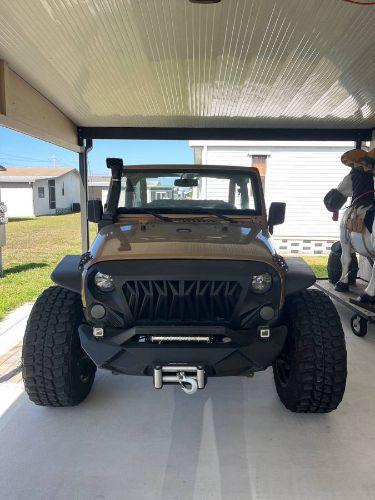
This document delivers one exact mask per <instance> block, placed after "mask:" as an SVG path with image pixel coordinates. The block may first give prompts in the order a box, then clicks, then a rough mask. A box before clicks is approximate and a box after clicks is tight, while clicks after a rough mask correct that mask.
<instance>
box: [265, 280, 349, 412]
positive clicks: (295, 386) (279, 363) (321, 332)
mask: <svg viewBox="0 0 375 500" xmlns="http://www.w3.org/2000/svg"><path fill="white" fill-rule="evenodd" d="M285 316H286V323H287V326H288V335H287V340H286V342H285V345H284V348H283V351H282V353H281V355H280V356H279V358H278V359H277V360H276V361H275V363H274V365H273V371H274V378H275V384H276V389H277V393H278V395H279V397H280V399H281V401H282V402H283V403H284V405H285V406H286V407H287V408H288V410H291V411H293V412H298V413H329V412H330V411H332V410H335V409H336V408H337V406H338V405H339V404H340V402H341V400H342V398H343V395H344V392H345V384H346V374H347V369H346V347H345V337H344V332H343V329H342V326H341V321H340V318H339V315H338V313H337V311H336V309H335V306H334V305H333V303H332V301H331V299H330V298H329V297H327V295H325V294H324V293H323V292H321V291H320V290H304V291H302V292H299V293H297V294H294V295H292V296H291V297H289V298H288V299H287V302H286V305H285ZM288 366H289V370H288Z"/></svg>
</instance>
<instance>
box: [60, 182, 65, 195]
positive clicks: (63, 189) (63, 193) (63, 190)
mask: <svg viewBox="0 0 375 500" xmlns="http://www.w3.org/2000/svg"><path fill="white" fill-rule="evenodd" d="M61 195H62V196H65V185H64V183H62V188H61Z"/></svg>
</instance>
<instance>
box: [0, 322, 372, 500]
mask: <svg viewBox="0 0 375 500" xmlns="http://www.w3.org/2000/svg"><path fill="white" fill-rule="evenodd" d="M343 320H344V323H345V324H348V317H347V316H346V315H345V313H344V314H343ZM21 327H22V322H21V326H20V328H21ZM0 338H1V337H0ZM347 341H348V354H349V379H348V386H347V391H346V394H345V398H344V401H343V403H342V404H341V406H340V407H339V409H338V410H337V411H335V412H333V413H331V414H329V415H295V414H292V413H290V412H288V411H287V410H286V409H285V408H284V407H283V406H282V404H281V403H280V402H279V400H278V398H277V395H276V392H275V389H274V385H273V380H272V372H271V370H268V371H266V372H264V373H260V374H256V375H255V377H254V378H253V379H247V378H227V379H221V380H220V379H216V380H215V379H210V380H209V383H208V386H207V388H206V390H204V391H202V392H199V393H198V394H196V395H195V396H193V397H189V396H186V395H185V394H183V393H182V392H181V390H179V389H178V388H175V387H166V388H164V389H163V390H161V391H155V390H154V389H153V388H152V383H151V380H149V379H147V378H138V377H125V376H112V375H110V374H108V373H106V372H99V373H98V376H97V379H96V381H95V384H94V387H93V391H92V393H91V395H90V396H89V397H88V399H87V400H86V401H85V402H84V403H83V404H81V405H80V406H79V407H76V408H61V409H54V408H42V407H37V406H34V405H33V404H31V403H30V402H29V400H28V399H27V396H26V395H25V393H24V392H23V388H22V384H21V383H20V382H17V381H13V382H12V381H11V380H10V381H9V380H8V381H5V382H3V383H2V384H0V401H2V402H3V405H2V410H3V414H2V416H1V418H0V443H1V446H0V457H1V458H0V459H1V472H0V497H1V498H4V499H5V498H6V499H96V498H105V499H127V500H132V499H142V500H143V499H150V500H151V499H152V500H155V499H163V500H167V499H178V500H185V499H199V500H200V499H204V500H206V499H215V500H216V499H230V500H232V499H233V500H240V499H247V500H248V499H267V500H270V499H285V500H292V499H298V500H300V499H314V500H316V499H325V500H328V499H329V500H332V499H337V500H339V499H340V500H343V499H348V500H349V499H350V500H353V499H356V500H360V499H373V498H375V329H374V328H372V327H371V328H370V332H369V334H368V336H367V337H365V338H363V339H359V338H356V337H354V336H353V335H352V334H351V333H350V332H348V333H347ZM0 347H1V343H0Z"/></svg>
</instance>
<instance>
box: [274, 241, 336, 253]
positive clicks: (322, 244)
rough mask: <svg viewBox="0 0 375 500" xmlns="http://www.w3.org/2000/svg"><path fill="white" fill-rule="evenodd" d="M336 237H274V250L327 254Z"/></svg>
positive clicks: (279, 251)
mask: <svg viewBox="0 0 375 500" xmlns="http://www.w3.org/2000/svg"><path fill="white" fill-rule="evenodd" d="M338 239H339V238H337V239H321V238H320V239H319V238H311V239H310V238H292V237H290V238H289V237H284V238H278V237H274V238H273V240H274V243H275V246H276V250H277V252H278V253H280V254H281V255H283V254H293V253H295V254H305V255H328V254H329V252H330V251H331V246H332V244H333V243H335V241H338Z"/></svg>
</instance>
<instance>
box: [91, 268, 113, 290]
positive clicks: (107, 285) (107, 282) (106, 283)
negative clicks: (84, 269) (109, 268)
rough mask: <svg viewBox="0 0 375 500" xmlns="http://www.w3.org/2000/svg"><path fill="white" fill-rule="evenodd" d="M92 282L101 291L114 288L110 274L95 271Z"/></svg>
mask: <svg viewBox="0 0 375 500" xmlns="http://www.w3.org/2000/svg"><path fill="white" fill-rule="evenodd" d="M94 282H95V285H96V286H97V287H98V288H99V290H101V291H102V292H111V291H112V290H113V289H114V288H115V285H114V283H113V279H112V276H110V275H109V274H103V273H96V274H95V278H94Z"/></svg>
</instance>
